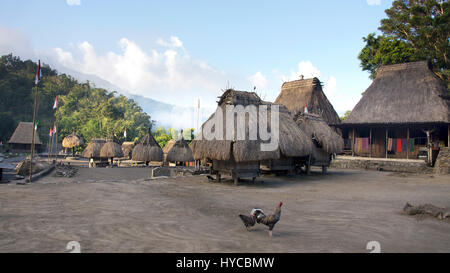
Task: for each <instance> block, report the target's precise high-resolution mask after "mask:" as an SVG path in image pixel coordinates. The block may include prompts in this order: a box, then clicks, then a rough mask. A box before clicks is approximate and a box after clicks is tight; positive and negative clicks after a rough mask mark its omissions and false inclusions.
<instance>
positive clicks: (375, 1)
mask: <svg viewBox="0 0 450 273" xmlns="http://www.w3.org/2000/svg"><path fill="white" fill-rule="evenodd" d="M366 2H367V5H369V6H379V5H381V0H366Z"/></svg>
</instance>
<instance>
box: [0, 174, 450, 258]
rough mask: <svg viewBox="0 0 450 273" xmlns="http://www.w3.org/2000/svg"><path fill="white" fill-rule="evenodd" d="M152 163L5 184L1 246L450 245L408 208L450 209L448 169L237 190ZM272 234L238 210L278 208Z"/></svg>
mask: <svg viewBox="0 0 450 273" xmlns="http://www.w3.org/2000/svg"><path fill="white" fill-rule="evenodd" d="M149 175H150V173H149V169H148V168H113V169H109V168H97V169H88V168H81V169H80V170H79V172H78V174H77V175H76V176H74V177H72V178H61V177H56V176H55V174H54V173H53V174H50V175H48V176H46V177H44V178H42V179H40V180H39V181H37V182H34V183H32V184H29V185H17V184H16V183H15V182H11V183H8V184H0V252H68V250H66V245H67V243H68V242H69V241H78V242H79V243H80V246H81V252H227V253H228V252H363V253H367V252H369V250H367V249H366V245H367V243H368V242H369V241H378V242H379V243H380V245H381V251H382V252H450V236H449V234H450V220H448V219H447V220H438V219H435V218H432V217H414V216H407V215H404V214H403V213H402V209H403V206H404V205H405V203H406V202H410V203H411V204H423V203H432V204H434V205H436V206H441V207H445V206H447V207H448V206H450V176H432V175H413V174H408V175H405V174H398V173H389V172H377V171H363V170H342V169H331V170H329V174H327V175H325V176H323V175H321V174H320V172H319V170H315V171H313V173H312V175H311V176H295V177H275V176H267V177H262V178H260V179H259V180H260V181H261V180H263V181H264V183H257V184H254V185H252V184H245V183H243V184H242V185H241V186H239V187H235V186H233V185H232V183H231V181H228V182H225V183H221V184H217V183H211V182H208V179H207V178H206V177H205V176H196V177H182V178H166V179H155V180H150V179H149ZM280 201H283V202H284V205H283V207H282V215H281V220H280V222H279V223H278V224H277V225H276V227H275V229H274V236H273V237H272V238H269V236H268V232H267V228H266V227H265V226H262V225H258V226H256V227H254V228H253V229H252V230H251V231H246V230H245V228H244V226H243V224H242V222H241V220H240V219H239V218H238V214H248V213H249V212H250V210H251V209H252V208H253V207H258V208H262V209H264V210H265V211H266V212H271V211H272V210H273V208H274V206H275V205H276V204H278V202H280Z"/></svg>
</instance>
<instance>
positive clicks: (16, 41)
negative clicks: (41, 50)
mask: <svg viewBox="0 0 450 273" xmlns="http://www.w3.org/2000/svg"><path fill="white" fill-rule="evenodd" d="M0 37H1V38H0V55H6V54H10V53H12V54H13V55H18V56H20V57H21V58H32V57H33V56H34V51H33V49H32V45H31V42H30V41H29V40H28V38H27V37H26V35H25V33H24V32H23V31H22V30H20V29H9V28H5V27H2V26H0Z"/></svg>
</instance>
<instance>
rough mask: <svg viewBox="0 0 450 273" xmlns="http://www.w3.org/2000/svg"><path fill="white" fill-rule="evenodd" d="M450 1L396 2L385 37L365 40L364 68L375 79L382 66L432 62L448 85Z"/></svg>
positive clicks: (385, 26)
mask: <svg viewBox="0 0 450 273" xmlns="http://www.w3.org/2000/svg"><path fill="white" fill-rule="evenodd" d="M449 7H450V4H449V1H448V0H394V1H393V2H392V7H391V8H389V9H387V10H386V15H387V17H388V18H386V19H383V20H381V26H380V28H379V29H380V30H381V31H382V33H383V35H381V36H378V37H375V34H370V35H369V36H367V37H366V38H363V39H364V41H365V43H366V45H365V47H364V48H363V50H362V51H361V53H360V54H359V56H358V58H359V59H360V60H361V67H362V69H363V70H367V71H370V73H371V78H373V77H374V75H375V73H376V69H377V68H378V67H379V66H380V65H385V64H395V63H401V62H410V61H417V60H430V61H431V63H432V64H433V69H434V71H435V73H436V75H438V76H439V77H440V78H441V79H442V80H444V81H447V83H448V78H447V77H446V76H445V73H443V71H445V70H448V69H449V60H448V57H449V50H450V47H449V33H450V22H449V18H450V17H449V16H450V15H449Z"/></svg>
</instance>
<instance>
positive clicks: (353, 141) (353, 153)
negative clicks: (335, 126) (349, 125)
mask: <svg viewBox="0 0 450 273" xmlns="http://www.w3.org/2000/svg"><path fill="white" fill-rule="evenodd" d="M352 156H355V128H353V130H352Z"/></svg>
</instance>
